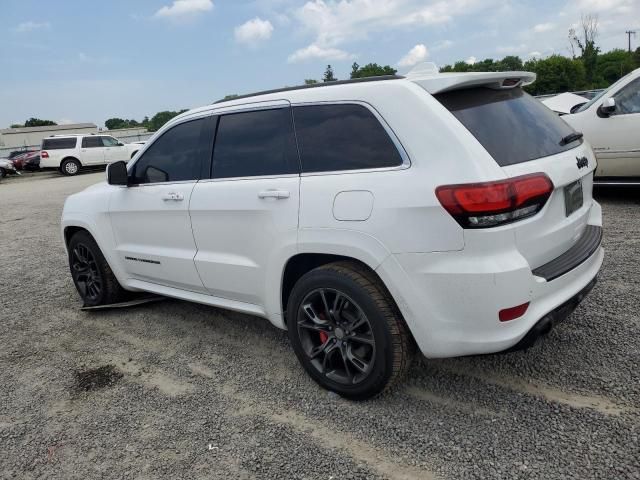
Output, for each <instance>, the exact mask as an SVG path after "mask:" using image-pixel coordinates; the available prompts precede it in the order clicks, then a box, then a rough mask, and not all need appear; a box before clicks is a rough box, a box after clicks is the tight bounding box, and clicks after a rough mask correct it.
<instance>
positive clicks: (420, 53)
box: [398, 43, 429, 67]
mask: <svg viewBox="0 0 640 480" xmlns="http://www.w3.org/2000/svg"><path fill="white" fill-rule="evenodd" d="M428 56H429V50H427V47H425V46H424V45H423V44H421V43H419V44H418V45H416V46H415V47H413V48H412V49H411V50H409V52H408V53H407V54H406V55H405V56H404V57H402V58H401V59H400V61H398V66H400V67H413V66H414V65H415V64H416V63H420V62H422V61H424V60H426V59H427V57H428Z"/></svg>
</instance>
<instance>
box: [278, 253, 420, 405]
mask: <svg viewBox="0 0 640 480" xmlns="http://www.w3.org/2000/svg"><path fill="white" fill-rule="evenodd" d="M287 317H288V324H287V327H288V331H289V338H290V340H291V344H292V346H293V349H294V351H295V353H296V356H297V357H298V360H300V363H301V364H302V366H303V367H304V369H305V370H306V371H307V373H308V374H309V375H310V376H311V377H312V378H313V379H314V380H315V381H316V382H318V383H319V384H320V385H321V386H323V387H324V388H327V389H328V390H332V391H335V392H337V393H339V394H340V395H342V396H344V397H347V398H351V399H354V400H363V399H366V398H370V397H373V396H375V395H377V394H379V393H380V392H382V391H384V390H386V389H388V388H390V387H391V386H393V385H394V383H396V382H397V381H398V379H400V378H402V376H403V375H404V374H405V373H406V371H407V370H408V368H409V366H410V364H411V360H412V358H413V352H414V346H413V341H412V339H411V337H410V335H409V332H408V330H407V327H406V325H405V323H404V320H403V319H402V317H401V315H400V313H399V312H398V310H397V307H396V306H395V303H394V302H393V299H391V297H390V295H389V293H388V292H387V291H386V289H385V288H384V286H383V285H381V283H380V281H379V280H378V279H377V278H376V277H375V275H373V274H372V273H371V272H369V271H367V270H366V269H365V268H363V267H361V266H360V265H358V264H356V263H351V262H336V263H331V264H328V265H324V266H321V267H318V268H316V269H315V270H312V271H311V272H309V273H307V274H306V275H304V276H303V277H302V278H301V279H300V280H299V281H298V282H297V283H296V285H295V286H294V288H293V291H292V292H291V296H290V297H289V303H288V308H287Z"/></svg>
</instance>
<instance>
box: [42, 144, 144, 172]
mask: <svg viewBox="0 0 640 480" xmlns="http://www.w3.org/2000/svg"><path fill="white" fill-rule="evenodd" d="M140 147H141V145H140V144H138V143H135V144H125V143H122V142H120V141H119V140H117V139H115V138H113V137H110V136H108V135H94V134H90V135H54V136H52V137H48V138H45V139H44V140H43V141H42V148H41V152H40V168H57V169H59V170H60V171H61V172H62V173H64V174H65V175H75V174H77V173H78V172H79V171H80V169H81V168H82V167H90V166H97V165H106V164H108V163H111V162H117V161H120V160H122V161H125V162H127V161H129V159H131V158H132V157H133V156H134V155H135V154H136V152H137V151H138V150H139V149H140Z"/></svg>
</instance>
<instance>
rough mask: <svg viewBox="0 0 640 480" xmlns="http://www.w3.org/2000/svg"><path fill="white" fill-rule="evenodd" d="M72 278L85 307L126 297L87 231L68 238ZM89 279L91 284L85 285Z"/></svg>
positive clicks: (121, 299)
mask: <svg viewBox="0 0 640 480" xmlns="http://www.w3.org/2000/svg"><path fill="white" fill-rule="evenodd" d="M68 251H69V269H70V270H71V277H72V278H73V283H74V285H75V286H76V290H78V293H79V294H80V298H82V301H83V302H84V306H85V307H95V306H97V305H108V304H112V303H119V302H122V301H124V300H126V299H127V292H126V290H124V289H123V288H122V287H121V286H120V284H119V283H118V280H117V279H116V277H115V275H114V274H113V272H112V271H111V267H109V264H108V263H107V261H106V260H105V258H104V256H103V255H102V252H101V251H100V248H99V247H98V244H97V243H96V242H95V240H94V239H93V237H92V236H91V235H90V234H89V233H88V232H86V231H80V232H77V233H75V234H74V235H73V237H71V240H70V241H69V246H68ZM89 281H91V282H92V283H93V286H90V285H88V284H89Z"/></svg>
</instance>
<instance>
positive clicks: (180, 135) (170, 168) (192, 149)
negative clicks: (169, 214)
mask: <svg viewBox="0 0 640 480" xmlns="http://www.w3.org/2000/svg"><path fill="white" fill-rule="evenodd" d="M204 122H205V119H198V120H193V121H191V122H186V123H181V124H180V125H177V126H175V127H173V128H172V129H171V130H168V131H167V132H165V133H164V134H163V135H162V136H161V137H160V138H158V139H157V140H156V141H155V142H153V144H152V145H151V146H150V147H149V149H148V150H147V151H146V152H144V153H143V154H142V157H141V158H140V159H139V160H138V161H137V162H136V163H135V165H134V167H133V172H132V177H133V178H132V182H133V183H158V182H179V181H184V180H196V179H198V178H200V168H201V164H202V161H203V160H204V159H205V157H206V156H207V152H208V145H206V142H204V141H201V136H200V132H201V130H202V125H203V123H204Z"/></svg>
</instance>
